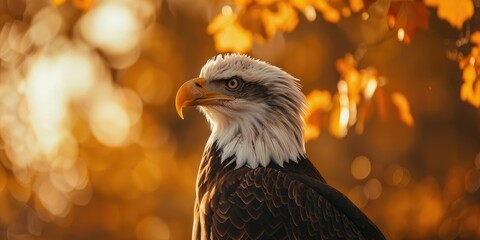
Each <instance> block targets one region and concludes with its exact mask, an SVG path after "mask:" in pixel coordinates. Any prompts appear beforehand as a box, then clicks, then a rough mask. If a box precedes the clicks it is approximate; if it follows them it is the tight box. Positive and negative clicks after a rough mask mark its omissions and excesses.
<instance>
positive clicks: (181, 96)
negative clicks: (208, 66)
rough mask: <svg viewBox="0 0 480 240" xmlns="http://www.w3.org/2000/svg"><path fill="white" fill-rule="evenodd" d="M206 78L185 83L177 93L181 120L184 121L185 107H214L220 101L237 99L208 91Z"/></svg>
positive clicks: (176, 102) (176, 100) (176, 101)
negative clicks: (183, 110)
mask: <svg viewBox="0 0 480 240" xmlns="http://www.w3.org/2000/svg"><path fill="white" fill-rule="evenodd" d="M205 85H206V80H205V78H195V79H192V80H189V81H187V82H185V83H184V84H183V85H182V86H181V87H180V88H179V89H178V92H177V96H176V97H175V108H176V109H177V113H178V115H179V116H180V118H182V119H183V112H182V109H183V108H184V107H192V106H198V105H214V104H218V103H219V101H231V100H234V99H235V97H233V96H227V95H224V94H220V93H217V92H213V91H212V92H208V91H206V89H205V88H206V87H205Z"/></svg>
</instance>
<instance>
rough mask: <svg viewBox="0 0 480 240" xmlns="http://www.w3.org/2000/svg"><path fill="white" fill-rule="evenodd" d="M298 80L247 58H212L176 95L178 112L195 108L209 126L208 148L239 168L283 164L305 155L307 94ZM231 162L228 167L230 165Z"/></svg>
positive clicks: (227, 56) (263, 63)
mask: <svg viewBox="0 0 480 240" xmlns="http://www.w3.org/2000/svg"><path fill="white" fill-rule="evenodd" d="M300 88H301V86H300V84H299V81H298V79H296V78H294V77H292V76H291V75H290V74H288V73H287V72H285V71H283V70H281V69H280V68H278V67H275V66H273V65H270V64H268V63H266V62H263V61H260V60H256V59H253V58H251V57H249V56H247V55H241V54H226V55H223V56H222V55H218V56H217V57H214V58H212V59H210V60H209V61H208V62H207V63H206V64H205V66H203V68H202V70H201V72H200V75H199V77H198V78H195V79H192V80H190V81H187V82H185V83H184V84H183V85H182V86H181V87H180V89H179V90H178V92H177V96H176V99H175V104H176V109H177V112H178V114H179V115H180V117H181V118H183V113H182V109H183V108H184V107H191V106H197V107H198V109H199V110H200V111H201V112H202V113H203V114H204V115H205V117H206V118H207V120H208V122H209V123H210V126H211V130H212V134H211V136H210V138H209V140H208V142H207V147H209V146H214V144H216V147H217V148H218V150H220V152H221V161H222V162H223V161H225V160H226V159H231V162H230V163H233V162H234V163H235V164H236V167H237V168H238V167H242V166H245V165H246V166H248V167H251V168H256V167H258V166H264V167H265V166H267V165H268V164H270V162H274V163H276V164H278V165H280V166H283V163H285V162H289V161H293V162H297V161H298V159H299V158H300V157H301V156H303V155H304V154H305V144H304V140H303V129H304V124H303V116H304V114H305V109H306V104H305V95H304V94H303V93H302V92H301V90H300ZM230 163H229V164H230Z"/></svg>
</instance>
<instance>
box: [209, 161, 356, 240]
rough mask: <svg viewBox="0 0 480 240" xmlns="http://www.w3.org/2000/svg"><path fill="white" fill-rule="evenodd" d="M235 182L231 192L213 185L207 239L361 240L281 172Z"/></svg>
mask: <svg viewBox="0 0 480 240" xmlns="http://www.w3.org/2000/svg"><path fill="white" fill-rule="evenodd" d="M238 170H240V169H238ZM243 171H245V170H243ZM235 177H236V179H232V181H238V183H239V184H236V185H233V186H235V187H236V189H235V190H234V191H233V192H231V193H230V194H225V193H227V192H230V191H231V190H232V189H223V188H221V187H218V186H217V189H216V191H217V192H216V194H215V197H213V198H212V199H211V204H210V207H211V213H212V214H213V215H212V216H211V219H210V220H211V223H210V224H211V229H210V231H211V238H212V239H364V238H363V236H362V234H361V233H360V231H359V230H358V228H357V227H356V226H355V224H354V223H352V221H351V220H350V219H348V217H347V216H346V215H345V214H343V213H341V212H340V211H338V209H336V208H335V207H334V206H333V205H332V204H331V203H330V202H329V201H328V200H327V199H325V198H324V197H323V196H322V195H320V194H318V193H317V192H315V191H314V190H313V189H311V188H310V187H309V186H307V185H305V184H304V183H302V182H300V181H298V180H296V179H294V178H291V177H289V176H288V175H287V174H285V173H282V172H280V171H278V170H276V169H272V168H257V169H253V170H250V169H249V170H247V171H245V173H244V174H237V175H236V176H235ZM207 231H208V230H207Z"/></svg>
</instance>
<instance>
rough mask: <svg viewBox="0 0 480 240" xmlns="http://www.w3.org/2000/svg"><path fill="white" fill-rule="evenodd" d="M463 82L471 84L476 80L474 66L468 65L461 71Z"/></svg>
mask: <svg viewBox="0 0 480 240" xmlns="http://www.w3.org/2000/svg"><path fill="white" fill-rule="evenodd" d="M462 77H463V81H465V83H469V84H472V83H473V82H474V81H475V79H477V72H476V71H475V66H473V65H471V64H469V65H467V67H465V69H463V75H462Z"/></svg>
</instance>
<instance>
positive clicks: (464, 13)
mask: <svg viewBox="0 0 480 240" xmlns="http://www.w3.org/2000/svg"><path fill="white" fill-rule="evenodd" d="M425 4H426V5H428V6H432V7H438V9H437V15H438V17H439V18H441V19H445V20H447V21H448V22H449V23H450V25H452V26H454V27H456V28H459V29H460V28H462V26H463V23H464V22H465V21H466V20H468V19H470V18H471V17H472V16H473V12H474V5H473V1H472V0H425Z"/></svg>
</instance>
